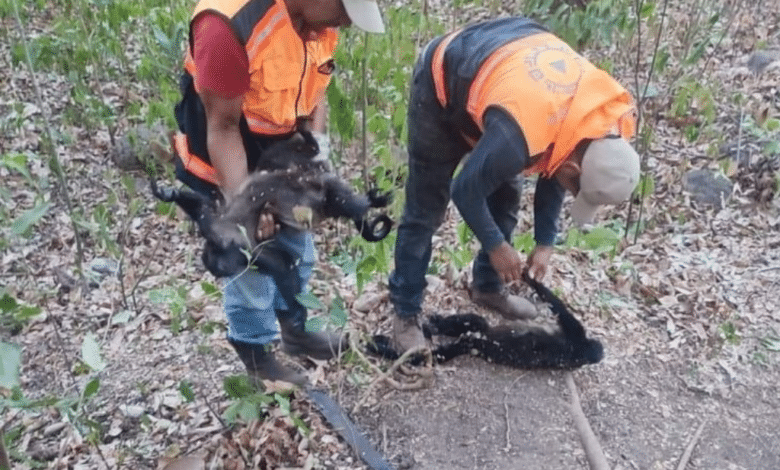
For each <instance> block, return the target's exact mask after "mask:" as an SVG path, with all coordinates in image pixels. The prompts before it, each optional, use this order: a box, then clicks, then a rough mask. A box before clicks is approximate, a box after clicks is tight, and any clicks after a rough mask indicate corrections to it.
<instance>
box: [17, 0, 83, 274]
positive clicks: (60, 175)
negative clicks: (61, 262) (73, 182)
mask: <svg viewBox="0 0 780 470" xmlns="http://www.w3.org/2000/svg"><path fill="white" fill-rule="evenodd" d="M13 5H14V17H15V18H16V24H17V27H18V28H19V33H20V34H21V37H22V43H23V44H24V56H25V59H26V61H25V62H26V63H27V69H28V71H29V73H30V81H31V82H32V84H33V88H34V89H35V99H36V101H37V102H38V107H39V108H40V110H41V112H42V113H43V117H44V125H43V132H44V139H43V141H44V144H45V145H44V146H45V148H46V152H47V153H48V154H49V167H50V168H51V169H52V170H54V173H55V174H56V175H57V182H58V183H59V187H60V191H59V192H60V195H61V196H62V198H63V200H64V201H65V206H66V208H67V211H68V216H69V218H70V223H71V225H72V227H73V238H74V239H75V240H76V260H75V261H76V270H77V271H78V273H79V277H80V279H81V281H82V282H84V272H83V270H82V268H81V265H82V262H83V259H84V249H83V247H82V242H81V235H80V233H79V228H78V224H76V218H75V214H74V212H73V203H72V202H71V200H70V195H69V194H68V185H67V181H66V179H65V172H64V171H63V169H62V165H61V164H60V160H59V158H58V157H57V152H56V149H55V148H54V138H53V137H52V135H51V130H50V129H49V126H50V124H51V122H52V119H51V115H50V113H49V112H48V108H47V107H46V105H45V103H44V101H43V95H42V94H41V88H40V86H39V85H38V80H37V78H36V76H35V67H34V66H33V62H32V56H31V55H30V44H29V42H28V40H27V32H26V31H25V29H24V24H23V23H22V18H21V15H20V13H19V5H18V3H17V0H13Z"/></svg>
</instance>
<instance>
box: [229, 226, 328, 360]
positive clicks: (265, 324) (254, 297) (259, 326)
mask: <svg viewBox="0 0 780 470" xmlns="http://www.w3.org/2000/svg"><path fill="white" fill-rule="evenodd" d="M274 240H275V243H276V245H277V246H279V247H280V248H283V249H284V250H285V251H287V252H288V253H289V254H290V255H292V257H293V258H294V259H297V260H298V262H297V263H296V265H295V266H296V267H295V269H294V270H293V271H292V275H295V276H297V277H298V279H299V282H300V285H301V286H303V288H304V289H305V286H306V285H307V284H308V282H309V277H311V273H312V269H313V267H314V261H315V249H314V241H313V239H312V235H311V233H310V232H299V231H294V230H290V229H283V230H282V231H281V232H279V233H278V234H277V236H276V237H275V239H274ZM222 282H223V288H222V293H223V296H224V297H223V298H224V309H225V315H226V316H227V321H228V334H227V335H228V339H230V340H234V341H240V342H242V343H247V344H251V345H263V344H268V343H269V342H271V341H272V340H274V339H276V338H277V337H278V335H279V326H278V323H277V321H276V316H277V313H280V312H284V313H286V312H288V311H290V310H291V309H290V308H289V307H288V305H287V304H286V303H285V301H284V299H282V297H281V295H280V293H279V290H278V289H277V286H276V283H275V282H274V280H273V279H272V278H271V276H269V275H267V274H261V273H259V272H257V271H256V270H247V271H245V272H243V273H242V274H239V275H237V276H235V277H233V278H229V279H223V281H222ZM296 315H298V316H301V315H302V316H303V317H304V318H294V319H293V320H297V321H300V322H305V321H306V318H305V315H306V311H305V310H302V311H298V312H297V313H296Z"/></svg>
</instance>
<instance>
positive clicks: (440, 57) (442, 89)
mask: <svg viewBox="0 0 780 470" xmlns="http://www.w3.org/2000/svg"><path fill="white" fill-rule="evenodd" d="M461 31H463V29H462V28H461V29H459V30H457V31H453V32H452V33H450V34H448V35H447V36H446V37H445V38H444V39H442V41H441V42H440V43H439V45H438V46H437V47H436V50H435V51H433V59H431V73H432V75H433V85H434V87H435V88H436V98H438V99H439V104H440V105H441V107H442V108H446V107H447V85H446V84H445V79H444V51H446V50H447V46H449V45H450V42H452V40H453V39H455V36H457V35H458V33H460V32H461Z"/></svg>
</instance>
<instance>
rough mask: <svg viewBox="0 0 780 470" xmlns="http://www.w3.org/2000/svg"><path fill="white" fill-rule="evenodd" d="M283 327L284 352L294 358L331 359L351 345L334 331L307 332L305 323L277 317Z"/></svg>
mask: <svg viewBox="0 0 780 470" xmlns="http://www.w3.org/2000/svg"><path fill="white" fill-rule="evenodd" d="M277 318H279V325H280V326H281V327H282V351H284V352H285V353H287V354H290V355H293V356H311V357H313V358H314V359H330V358H332V357H336V356H338V355H339V353H340V352H343V351H344V350H345V349H346V348H347V347H348V346H349V345H348V343H347V341H346V338H345V337H343V336H342V335H341V334H339V333H336V332H332V331H320V332H311V331H306V329H305V323H306V322H305V321H300V320H297V321H296V320H293V319H291V318H284V316H280V315H277Z"/></svg>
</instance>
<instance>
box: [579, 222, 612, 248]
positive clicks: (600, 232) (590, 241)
mask: <svg viewBox="0 0 780 470" xmlns="http://www.w3.org/2000/svg"><path fill="white" fill-rule="evenodd" d="M583 240H584V242H585V244H586V245H587V247H588V248H590V249H592V250H597V249H600V248H613V247H614V246H615V245H616V244H617V242H618V241H619V240H620V235H618V234H617V233H615V232H614V231H612V230H610V229H608V228H606V227H595V228H593V229H592V230H591V231H589V232H588V233H586V234H585V235H584V236H583Z"/></svg>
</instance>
